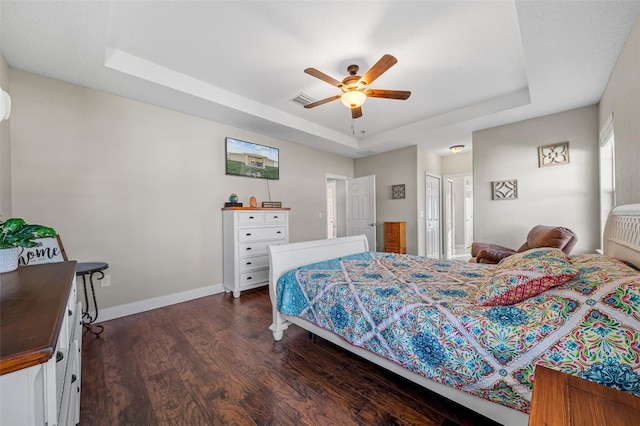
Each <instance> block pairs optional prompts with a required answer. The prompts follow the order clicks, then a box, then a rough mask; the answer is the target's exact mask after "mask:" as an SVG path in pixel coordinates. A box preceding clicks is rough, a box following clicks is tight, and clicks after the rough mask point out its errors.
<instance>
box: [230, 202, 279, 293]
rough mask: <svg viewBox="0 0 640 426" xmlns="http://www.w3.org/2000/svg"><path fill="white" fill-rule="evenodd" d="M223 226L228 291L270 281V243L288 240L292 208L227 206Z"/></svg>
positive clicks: (236, 291)
mask: <svg viewBox="0 0 640 426" xmlns="http://www.w3.org/2000/svg"><path fill="white" fill-rule="evenodd" d="M222 227H223V239H224V251H223V256H224V282H223V284H222V285H223V286H224V288H225V291H227V292H231V291H232V292H233V297H240V292H242V291H243V290H248V289H251V288H256V287H260V286H263V285H267V284H269V255H268V254H267V246H268V245H273V244H286V243H288V242H289V209H286V208H283V209H260V208H253V209H252V208H233V207H231V208H225V209H223V211H222Z"/></svg>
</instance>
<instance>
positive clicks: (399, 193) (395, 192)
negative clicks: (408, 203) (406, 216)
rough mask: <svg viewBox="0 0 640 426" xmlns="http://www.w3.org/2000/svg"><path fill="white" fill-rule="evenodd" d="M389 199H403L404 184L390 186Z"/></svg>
mask: <svg viewBox="0 0 640 426" xmlns="http://www.w3.org/2000/svg"><path fill="white" fill-rule="evenodd" d="M391 198H392V199H393V200H401V199H403V198H404V183H403V184H401V185H391Z"/></svg>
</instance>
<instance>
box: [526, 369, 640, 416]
mask: <svg viewBox="0 0 640 426" xmlns="http://www.w3.org/2000/svg"><path fill="white" fill-rule="evenodd" d="M636 424H640V398H638V397H636V396H633V395H631V394H629V393H626V392H622V391H619V390H616V389H613V388H610V387H607V386H603V385H599V384H597V383H594V382H591V381H589V380H585V379H581V378H579V377H576V376H570V375H568V374H565V373H562V372H560V371H556V370H551V369H549V368H545V367H541V366H536V370H535V379H534V383H533V398H532V400H531V414H530V415H529V426H565V425H570V426H603V425H606V426H627V425H636Z"/></svg>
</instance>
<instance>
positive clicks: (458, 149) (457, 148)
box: [449, 145, 464, 154]
mask: <svg viewBox="0 0 640 426" xmlns="http://www.w3.org/2000/svg"><path fill="white" fill-rule="evenodd" d="M449 149H450V150H451V152H453V153H454V154H460V153H461V152H462V150H463V149H464V145H453V146H450V147H449Z"/></svg>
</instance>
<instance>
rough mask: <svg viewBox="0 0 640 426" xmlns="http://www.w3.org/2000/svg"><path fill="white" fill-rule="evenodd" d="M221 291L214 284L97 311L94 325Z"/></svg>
mask: <svg viewBox="0 0 640 426" xmlns="http://www.w3.org/2000/svg"><path fill="white" fill-rule="evenodd" d="M223 291H224V288H223V287H222V284H214V285H210V286H207V287H201V288H196V289H194V290H187V291H182V292H180V293H173V294H167V295H165V296H158V297H153V298H151V299H145V300H140V301H138V302H131V303H125V304H124V305H118V306H112V307H110V308H104V309H99V315H100V317H99V318H98V320H97V321H96V324H97V323H101V322H103V321H109V320H112V319H116V318H121V317H126V316H127V315H133V314H138V313H140V312H145V311H150V310H152V309H157V308H162V307H164V306H169V305H175V304H176V303H181V302H186V301H188V300H193V299H199V298H201V297H205V296H211V295H213V294H218V293H222V292H223ZM99 307H100V305H99V304H98V308H99ZM89 314H91V315H92V316H95V312H91V311H89Z"/></svg>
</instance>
